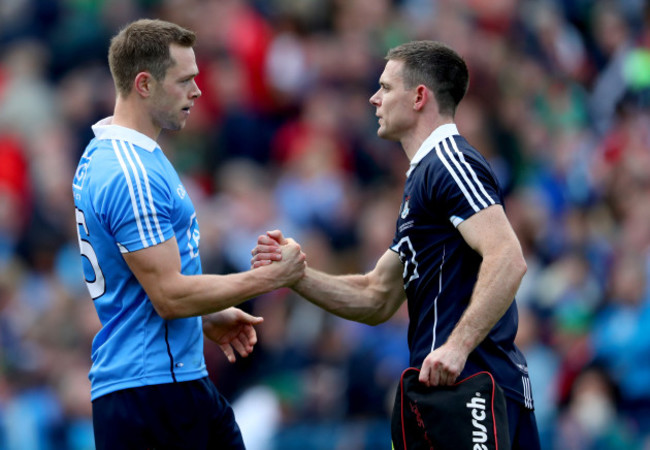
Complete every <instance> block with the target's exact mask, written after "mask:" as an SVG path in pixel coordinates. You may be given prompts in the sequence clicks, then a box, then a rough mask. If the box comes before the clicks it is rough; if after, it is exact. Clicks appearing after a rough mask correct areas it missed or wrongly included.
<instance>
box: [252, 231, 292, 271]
mask: <svg viewBox="0 0 650 450" xmlns="http://www.w3.org/2000/svg"><path fill="white" fill-rule="evenodd" d="M288 242H289V241H288V240H287V239H286V238H285V237H284V236H283V235H282V232H281V231H280V230H273V231H267V232H266V234H263V235H260V236H259V237H258V238H257V245H256V246H255V248H254V249H253V250H252V251H251V255H252V256H253V257H252V258H251V269H255V268H257V267H261V266H266V265H269V264H271V263H272V262H274V261H281V260H282V246H283V245H286V244H288Z"/></svg>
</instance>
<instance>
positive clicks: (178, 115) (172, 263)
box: [73, 20, 305, 449]
mask: <svg viewBox="0 0 650 450" xmlns="http://www.w3.org/2000/svg"><path fill="white" fill-rule="evenodd" d="M194 42H195V34H194V33H193V32H192V31H189V30H186V29H184V28H182V27H179V26H177V25H175V24H172V23H169V22H164V21H160V20H139V21H136V22H133V23H131V24H129V25H128V26H126V27H125V28H123V29H122V30H121V31H120V32H119V33H118V34H117V35H116V36H115V37H114V38H113V39H112V41H111V46H110V50H109V65H110V69H111V74H112V76H113V80H114V82H115V86H116V90H117V98H116V104H115V110H114V115H113V116H112V117H109V118H107V119H104V120H102V121H100V122H99V123H97V124H96V125H95V126H93V132H94V133H95V138H94V139H93V140H92V141H91V142H90V144H89V145H88V147H87V148H86V150H85V151H84V154H83V155H82V157H81V160H80V161H79V165H78V167H77V171H76V173H75V177H74V181H73V194H74V203H75V214H76V220H77V229H78V233H79V246H80V250H81V256H82V261H83V268H84V276H85V280H86V283H87V286H88V290H89V292H90V295H91V297H92V299H93V302H94V304H95V308H96V310H97V314H98V315H99V319H100V321H101V323H102V328H101V330H100V331H99V332H98V334H97V336H96V337H95V339H94V341H93V347H92V362H93V363H92V368H91V370H90V374H89V377H90V380H91V383H92V391H91V399H92V402H93V426H94V432H95V441H96V446H97V448H98V449H118V448H119V449H145V448H149V449H153V448H155V449H161V448H192V449H208V448H220V449H240V448H244V445H243V442H242V438H241V434H240V432H239V428H238V426H237V424H236V422H235V419H234V415H233V412H232V409H231V407H230V405H229V404H228V402H227V401H226V400H225V399H224V398H223V397H222V396H221V394H219V392H218V391H217V390H216V388H215V387H214V385H213V384H212V383H211V382H210V380H209V379H208V377H207V376H208V373H207V370H206V365H205V360H204V356H203V335H205V336H207V337H208V338H209V339H211V340H213V341H215V342H216V343H218V344H219V345H220V346H221V348H222V350H223V351H224V353H225V354H226V356H227V357H228V359H229V360H230V361H231V362H232V361H234V360H235V352H237V353H239V354H240V355H242V356H247V355H248V354H249V352H251V351H252V349H253V346H254V344H255V342H256V339H257V338H256V333H255V330H254V328H253V326H254V325H256V324H259V323H260V322H261V321H262V319H261V318H258V317H253V316H250V315H248V314H246V313H244V312H243V311H241V310H240V309H237V308H235V307H234V306H235V305H238V304H240V303H242V302H244V301H246V300H248V299H250V298H252V297H255V296H257V295H260V294H262V293H264V292H267V291H270V290H273V289H277V288H279V287H283V286H291V285H292V284H293V283H295V282H296V280H297V279H298V278H299V277H300V276H302V274H303V272H304V269H305V262H304V255H303V254H302V252H301V251H300V247H299V246H298V245H297V244H296V243H295V242H292V243H291V244H290V245H289V246H287V247H286V250H283V262H282V264H278V265H276V264H274V265H269V266H267V267H265V268H263V269H264V270H263V271H257V270H256V271H248V272H242V273H236V274H229V275H207V274H202V270H201V261H200V254H199V238H200V234H199V225H198V222H197V217H196V213H195V210H194V206H193V205H192V202H191V200H190V198H189V196H188V194H187V191H186V190H185V188H184V187H183V183H182V182H181V180H180V178H179V176H178V174H177V173H176V171H175V170H174V168H173V167H172V165H171V163H170V162H169V161H168V159H167V158H166V156H165V154H164V153H163V151H162V150H161V148H160V147H159V146H158V144H157V143H156V139H157V138H158V135H159V134H160V132H161V130H162V129H167V130H180V129H182V128H183V126H184V125H185V122H186V120H187V118H188V117H189V115H190V110H191V109H192V107H193V106H194V102H195V101H196V99H198V98H199V96H200V95H201V91H200V90H199V88H198V86H197V85H196V83H195V80H194V79H195V77H196V75H197V74H198V68H197V65H196V60H195V56H194V51H193V48H192V47H193V45H194Z"/></svg>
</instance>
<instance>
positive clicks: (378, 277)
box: [251, 230, 406, 325]
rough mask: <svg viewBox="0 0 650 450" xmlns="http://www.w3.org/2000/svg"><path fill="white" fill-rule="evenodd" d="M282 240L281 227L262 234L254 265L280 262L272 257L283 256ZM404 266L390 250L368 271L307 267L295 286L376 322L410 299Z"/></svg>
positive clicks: (351, 315)
mask: <svg viewBox="0 0 650 450" xmlns="http://www.w3.org/2000/svg"><path fill="white" fill-rule="evenodd" d="M278 242H280V243H283V242H284V238H282V234H281V233H280V232H279V231H277V230H276V231H273V232H269V234H268V235H267V236H260V237H259V238H258V241H257V243H258V245H257V247H256V248H255V250H253V259H252V261H251V262H252V265H253V267H259V269H262V268H264V267H268V266H269V265H270V266H273V265H274V264H276V263H274V264H270V262H271V260H274V261H278V260H280V259H283V258H284V256H282V257H279V255H278V254H277V253H276V252H277V245H278ZM259 269H256V270H259ZM403 269H404V266H403V265H402V263H401V261H400V260H399V256H397V254H396V253H394V252H392V251H390V250H387V251H386V253H384V255H382V257H381V258H379V261H377V265H376V266H375V268H374V269H373V270H372V271H370V272H368V273H367V274H356V275H330V274H327V273H324V272H321V271H318V270H314V269H311V268H307V269H306V270H305V275H304V276H303V277H302V278H301V279H300V280H299V281H298V282H297V283H296V284H294V285H293V286H292V289H293V290H295V291H296V292H297V293H298V294H300V295H301V296H303V297H304V298H306V299H307V300H309V301H310V302H312V303H313V304H315V305H316V306H319V307H321V308H323V309H324V310H326V311H328V312H330V313H332V314H335V315H337V316H339V317H343V318H344V319H348V320H354V321H356V322H362V323H366V324H369V325H376V324H379V323H382V322H385V321H386V320H388V319H389V318H390V317H392V315H393V314H394V313H395V311H397V309H398V308H399V307H400V305H401V304H402V303H403V302H404V300H406V294H405V292H404V284H403V281H402V271H403Z"/></svg>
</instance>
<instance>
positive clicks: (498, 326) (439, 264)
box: [252, 41, 540, 450]
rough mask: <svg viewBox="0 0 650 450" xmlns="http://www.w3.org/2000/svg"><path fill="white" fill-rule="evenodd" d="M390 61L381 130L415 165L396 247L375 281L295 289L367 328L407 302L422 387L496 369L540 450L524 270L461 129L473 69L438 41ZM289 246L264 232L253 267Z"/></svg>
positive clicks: (379, 108) (486, 171)
mask: <svg viewBox="0 0 650 450" xmlns="http://www.w3.org/2000/svg"><path fill="white" fill-rule="evenodd" d="M386 59H387V63H386V66H385V69H384V72H383V73H382V75H381V77H380V79H379V90H378V91H377V92H376V93H375V94H374V95H373V96H372V97H371V98H370V103H371V104H372V105H373V106H374V107H375V108H376V115H377V117H378V118H379V130H378V132H377V134H378V135H379V136H380V137H382V138H384V139H390V140H395V141H399V142H400V143H401V145H402V147H403V149H404V151H405V153H406V156H407V157H408V158H409V160H410V162H411V164H410V168H409V170H408V172H407V178H406V185H405V188H404V196H403V199H402V205H401V208H400V213H399V217H398V219H397V226H396V232H395V238H394V240H393V243H392V246H391V247H390V249H389V250H387V251H386V252H385V253H384V255H383V256H382V257H381V258H380V259H379V261H378V262H377V264H376V266H375V268H374V269H373V270H372V271H370V272H369V273H366V274H363V275H362V274H358V275H342V276H333V275H329V274H325V273H323V272H319V271H316V270H313V269H310V268H308V269H307V270H306V271H305V275H304V276H303V278H301V279H300V280H299V281H298V282H297V283H296V284H295V285H293V289H294V290H295V291H296V292H298V293H299V294H300V295H302V296H303V297H305V298H306V299H308V300H309V301H311V302H312V303H314V304H316V305H318V306H320V307H322V308H324V309H326V310H327V311H330V312H332V313H334V314H336V315H338V316H340V317H344V318H346V319H351V320H355V321H359V322H364V323H367V324H379V323H381V322H384V321H386V320H388V319H389V318H390V317H391V316H392V315H393V314H394V313H395V311H396V310H397V309H398V308H399V307H400V305H401V304H402V303H403V302H404V300H405V299H407V300H408V311H409V317H410V323H409V329H408V343H409V349H410V363H411V365H412V366H413V367H418V368H421V371H420V375H419V380H420V382H422V383H424V384H425V385H427V386H444V385H451V384H453V383H455V382H456V381H457V380H460V379H464V378H466V377H468V376H470V375H473V374H475V373H477V372H480V371H489V372H490V373H492V375H493V376H494V378H495V380H496V381H497V383H498V384H499V385H500V386H501V388H502V389H503V390H504V392H505V395H506V399H507V409H508V421H509V431H510V439H511V443H512V448H515V449H528V450H530V449H533V450H534V449H538V448H539V446H540V444H539V437H538V432H537V426H536V422H535V416H534V413H533V400H532V395H531V391H530V382H529V378H528V369H527V365H526V360H525V358H524V356H523V355H522V354H521V352H520V351H519V349H518V348H517V347H516V346H515V344H514V339H515V335H516V333H517V323H518V317H517V306H516V304H515V302H514V296H515V293H516V291H517V289H518V287H519V284H520V282H521V279H522V277H523V276H524V273H525V272H526V263H525V261H524V258H523V255H522V251H521V247H520V245H519V241H518V239H517V237H516V235H515V233H514V231H513V229H512V227H511V226H510V223H509V222H508V219H507V217H506V215H505V212H504V209H503V206H502V205H503V198H502V195H501V192H500V189H499V185H498V182H497V179H496V177H495V175H494V173H493V172H492V170H491V169H490V167H489V165H488V163H487V162H486V160H485V159H484V158H483V156H481V154H480V153H479V152H478V151H477V150H476V149H474V148H473V147H472V146H471V145H470V144H469V143H468V142H467V141H466V140H465V139H464V138H463V137H462V136H461V135H460V134H459V132H458V130H457V128H456V125H455V124H454V116H455V112H456V108H457V106H458V104H459V102H460V101H461V99H462V98H463V96H464V95H465V93H466V91H467V87H468V85H469V74H468V70H467V67H466V65H465V62H464V61H463V59H462V58H461V57H460V56H459V55H458V54H456V52H454V51H453V50H451V49H450V48H448V47H447V46H445V45H443V44H441V43H438V42H432V41H415V42H409V43H406V44H403V45H400V46H398V47H396V48H394V49H391V50H390V51H389V52H388V55H387V56H386ZM286 242H287V241H285V239H284V238H283V236H282V234H281V232H280V231H278V230H275V231H272V232H269V233H267V235H266V236H260V237H259V239H258V245H257V247H256V248H255V249H254V250H253V259H252V266H253V267H260V268H262V267H265V266H267V265H269V264H270V263H272V262H275V261H279V260H282V258H283V256H282V254H281V250H282V247H281V245H278V244H285V243H286ZM270 265H272V264H270Z"/></svg>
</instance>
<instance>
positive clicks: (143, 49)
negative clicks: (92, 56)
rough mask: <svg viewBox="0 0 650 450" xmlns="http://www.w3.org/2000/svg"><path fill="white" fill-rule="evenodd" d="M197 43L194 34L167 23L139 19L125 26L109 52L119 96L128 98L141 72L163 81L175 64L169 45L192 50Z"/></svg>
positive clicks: (109, 62)
mask: <svg viewBox="0 0 650 450" xmlns="http://www.w3.org/2000/svg"><path fill="white" fill-rule="evenodd" d="M195 41H196V35H195V34H194V32H193V31H190V30H187V29H185V28H183V27H181V26H179V25H176V24H174V23H171V22H166V21H164V20H157V19H156V20H152V19H140V20H136V21H135V22H131V23H130V24H128V25H126V26H125V27H124V28H122V29H121V30H120V32H119V33H118V34H116V35H115V36H114V37H113V39H111V46H110V48H109V50H108V64H109V67H110V69H111V74H112V75H113V81H114V82H115V88H116V89H117V92H118V94H120V95H122V96H124V97H126V96H127V95H128V94H129V92H131V87H132V85H133V80H134V79H135V76H136V75H137V74H138V73H140V72H149V73H150V74H151V76H153V77H154V79H156V80H159V81H160V80H163V79H164V78H165V74H166V73H167V69H169V68H170V67H171V66H172V65H174V60H173V59H172V57H171V56H170V53H169V46H170V45H171V44H177V45H180V46H182V47H192V46H193V45H194V42H195Z"/></svg>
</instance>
